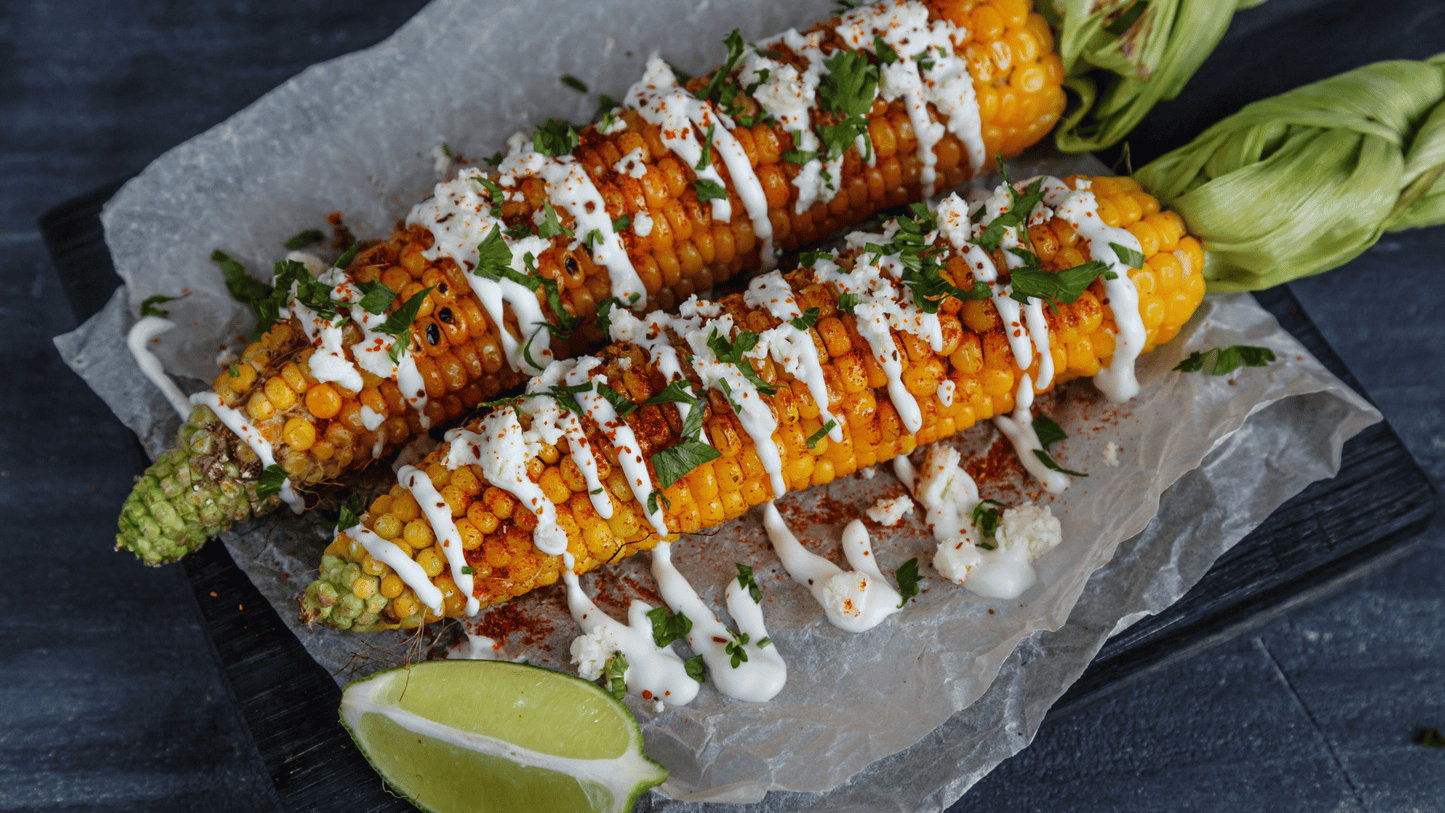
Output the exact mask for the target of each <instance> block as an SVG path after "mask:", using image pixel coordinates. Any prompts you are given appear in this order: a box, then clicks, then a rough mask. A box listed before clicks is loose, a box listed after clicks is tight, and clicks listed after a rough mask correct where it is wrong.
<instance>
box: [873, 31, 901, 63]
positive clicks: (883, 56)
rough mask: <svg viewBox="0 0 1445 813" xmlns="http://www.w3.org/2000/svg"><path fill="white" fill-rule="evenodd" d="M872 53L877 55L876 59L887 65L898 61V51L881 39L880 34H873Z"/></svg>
mask: <svg viewBox="0 0 1445 813" xmlns="http://www.w3.org/2000/svg"><path fill="white" fill-rule="evenodd" d="M873 53H875V54H877V55H878V61H879V62H882V63H883V64H884V65H888V64H891V63H894V62H897V61H898V52H897V51H895V50H893V46H892V45H889V44H888V43H886V42H884V41H883V35H882V34H874V35H873Z"/></svg>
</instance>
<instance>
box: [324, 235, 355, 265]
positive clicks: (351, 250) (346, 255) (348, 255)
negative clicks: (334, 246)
mask: <svg viewBox="0 0 1445 813" xmlns="http://www.w3.org/2000/svg"><path fill="white" fill-rule="evenodd" d="M360 250H361V241H359V240H358V241H356V242H354V243H352V244H351V245H349V246H347V247H346V250H345V251H343V252H341V256H340V257H337V258H336V262H334V263H332V264H331V267H332V268H342V269H345V268H347V267H349V266H350V265H351V261H352V260H354V259H356V253H357V252H358V251H360Z"/></svg>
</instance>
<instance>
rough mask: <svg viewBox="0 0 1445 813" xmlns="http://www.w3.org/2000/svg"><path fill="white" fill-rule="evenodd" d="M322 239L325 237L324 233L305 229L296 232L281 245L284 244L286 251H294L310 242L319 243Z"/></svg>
mask: <svg viewBox="0 0 1445 813" xmlns="http://www.w3.org/2000/svg"><path fill="white" fill-rule="evenodd" d="M324 239H326V235H324V234H322V233H321V232H320V231H319V230H317V229H306V230H305V231H301V232H297V233H296V235H295V236H294V237H292V238H291V239H289V240H287V241H286V242H284V243H282V245H283V246H285V247H286V249H287V250H288V251H295V250H297V249H301V248H305V247H307V246H309V245H311V244H312V243H319V242H321V241H322V240H324Z"/></svg>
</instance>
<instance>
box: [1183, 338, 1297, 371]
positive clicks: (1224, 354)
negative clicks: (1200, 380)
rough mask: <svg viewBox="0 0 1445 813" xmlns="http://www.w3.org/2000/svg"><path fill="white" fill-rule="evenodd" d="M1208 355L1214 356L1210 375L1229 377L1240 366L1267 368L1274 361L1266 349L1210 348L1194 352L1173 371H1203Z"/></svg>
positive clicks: (1240, 347) (1234, 346)
mask: <svg viewBox="0 0 1445 813" xmlns="http://www.w3.org/2000/svg"><path fill="white" fill-rule="evenodd" d="M1210 353H1215V354H1216V355H1215V359H1214V367H1213V368H1212V369H1211V370H1210V371H1209V374H1210V375H1229V374H1230V373H1232V372H1234V371H1235V370H1237V369H1239V368H1240V367H1241V366H1244V367H1267V366H1268V365H1269V363H1270V362H1272V361H1274V359H1275V355H1274V351H1273V350H1270V349H1269V348H1268V347H1255V346H1253V345H1247V344H1235V345H1230V346H1229V347H1225V348H1217V347H1211V348H1208V349H1206V350H1195V351H1194V352H1193V353H1190V354H1189V355H1188V356H1187V357H1186V358H1185V359H1184V360H1183V361H1181V362H1179V364H1178V366H1176V367H1175V368H1174V369H1175V371H1177V372H1181V373H1197V372H1199V371H1200V370H1203V369H1204V365H1205V362H1207V361H1208V360H1209V354H1210Z"/></svg>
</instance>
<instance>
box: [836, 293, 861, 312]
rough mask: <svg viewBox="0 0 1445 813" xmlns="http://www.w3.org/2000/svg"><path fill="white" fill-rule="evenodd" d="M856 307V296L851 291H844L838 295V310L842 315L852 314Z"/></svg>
mask: <svg viewBox="0 0 1445 813" xmlns="http://www.w3.org/2000/svg"><path fill="white" fill-rule="evenodd" d="M856 307H858V295H857V294H855V293H853V292H851V291H844V292H842V293H840V294H838V310H840V311H842V312H844V313H852V312H853V309H854V308H856Z"/></svg>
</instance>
